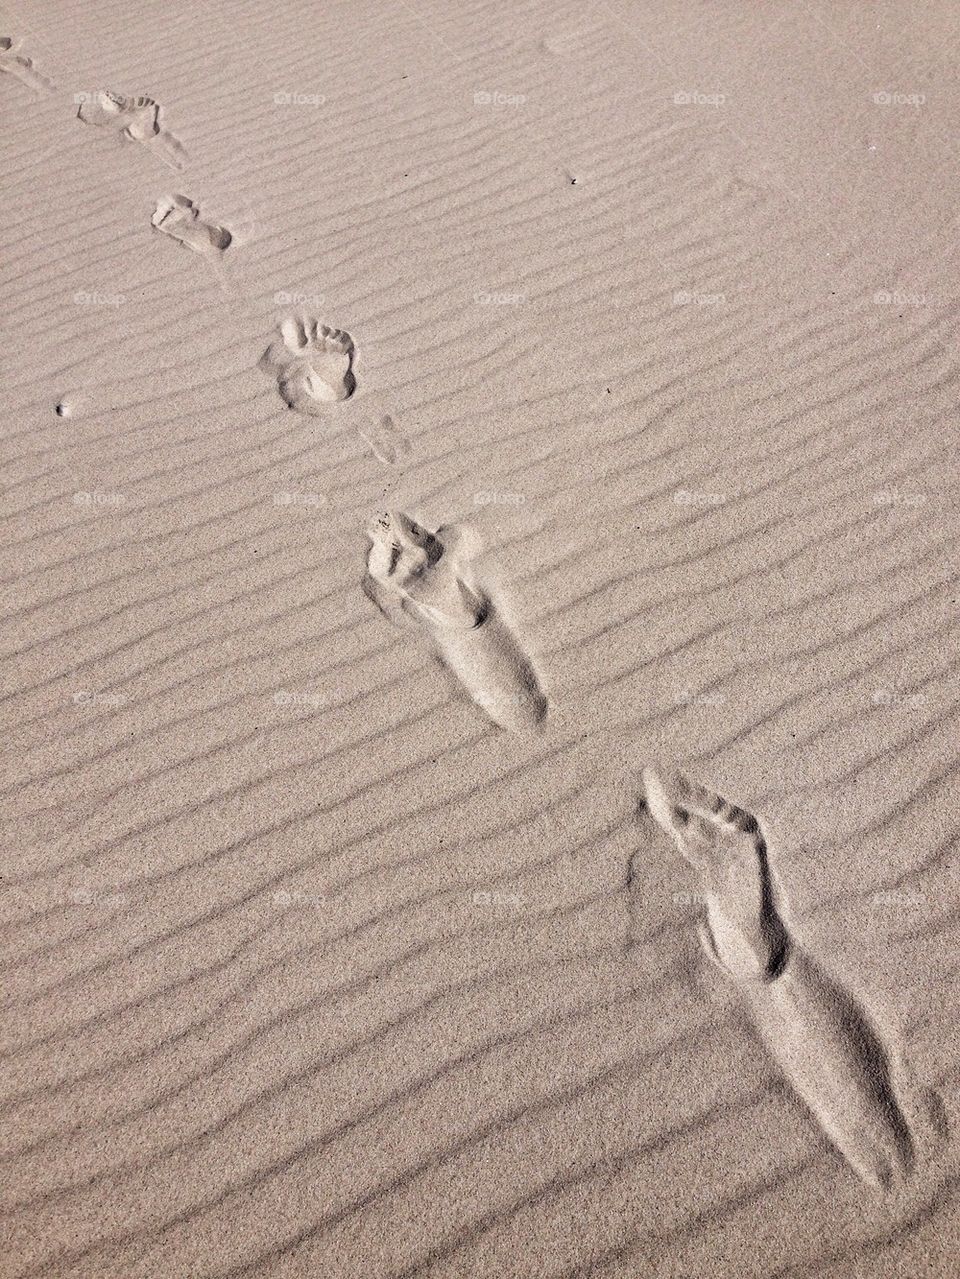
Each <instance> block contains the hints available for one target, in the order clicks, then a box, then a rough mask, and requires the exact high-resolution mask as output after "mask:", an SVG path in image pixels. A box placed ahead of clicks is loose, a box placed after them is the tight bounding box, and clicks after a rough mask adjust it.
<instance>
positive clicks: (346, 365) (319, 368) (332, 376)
mask: <svg viewBox="0 0 960 1279" xmlns="http://www.w3.org/2000/svg"><path fill="white" fill-rule="evenodd" d="M355 356H356V347H355V346H354V342H353V338H352V337H351V336H350V334H349V333H347V332H345V331H344V330H343V329H332V328H330V327H329V326H328V325H326V324H322V323H321V322H320V321H319V320H316V319H310V318H304V319H300V318H297V317H295V316H289V317H288V318H287V319H286V320H284V321H283V323H282V324H281V325H280V340H279V341H276V342H273V343H272V344H271V345H270V346H269V347H268V348H267V349H266V351H264V353H263V355H262V357H261V359H260V368H261V369H262V370H263V371H264V372H265V373H269V374H271V375H273V376H275V377H276V379H277V389H278V390H279V392H280V396H281V398H282V399H283V402H284V403H285V404H286V405H287V406H288V407H289V408H291V409H296V410H297V411H298V412H300V413H309V414H311V415H312V416H317V415H319V414H321V413H323V411H324V407H325V406H326V405H327V404H333V403H336V402H337V401H338V400H348V399H349V398H350V396H351V395H353V393H354V391H355V390H356V389H357V380H356V378H355V377H354V373H353V361H354V358H355Z"/></svg>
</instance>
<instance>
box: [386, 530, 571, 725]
mask: <svg viewBox="0 0 960 1279" xmlns="http://www.w3.org/2000/svg"><path fill="white" fill-rule="evenodd" d="M368 535H369V538H370V551H369V554H368V556H367V574H366V577H365V579H364V589H365V591H366V593H367V594H368V595H369V597H370V598H371V599H372V600H373V601H374V603H375V604H376V605H377V607H378V608H379V609H380V611H381V612H382V613H383V614H384V616H386V617H387V618H389V619H390V621H392V622H394V623H395V624H396V625H400V626H406V627H408V628H412V629H415V630H417V631H418V632H420V633H421V634H423V635H425V636H427V637H428V638H429V639H430V641H431V642H432V644H433V645H434V647H435V648H436V650H437V652H438V654H439V656H440V658H441V660H442V661H443V662H444V663H445V664H446V665H447V666H448V667H449V668H450V670H451V671H452V672H453V674H454V675H455V676H456V677H457V679H458V680H459V681H460V683H461V684H462V685H463V686H464V687H465V688H466V690H467V692H468V693H469V694H470V696H471V697H472V698H473V700H474V701H475V702H476V703H477V704H478V705H479V706H480V707H482V708H483V710H484V711H485V712H486V713H487V715H489V716H490V718H491V719H492V720H493V721H494V722H495V723H497V724H499V725H500V726H501V727H503V728H509V729H512V730H513V731H515V732H521V731H525V730H530V729H536V728H539V727H540V726H541V725H542V723H543V721H544V719H545V717H546V713H547V699H546V697H545V695H544V693H543V692H542V691H541V689H540V684H539V681H538V679H537V675H536V672H535V671H534V669H533V666H532V664H531V662H530V660H529V658H528V657H527V656H526V654H525V653H524V652H523V650H522V648H521V646H520V644H519V642H518V641H517V639H516V637H515V636H514V634H513V632H512V630H511V629H510V627H509V626H508V625H507V622H506V620H505V619H504V617H503V616H502V613H501V611H500V610H499V608H498V607H497V606H496V604H495V602H494V600H493V599H492V598H491V596H490V594H489V593H488V592H487V591H486V590H485V589H484V588H483V587H482V586H480V585H479V584H478V583H477V582H476V581H475V579H474V574H473V557H474V555H475V553H476V551H477V549H478V541H477V538H476V535H475V534H474V533H473V532H472V530H469V529H466V528H462V527H457V526H455V525H445V526H443V527H441V528H438V529H437V530H436V532H433V533H431V532H430V531H429V530H428V529H426V528H425V527H424V526H423V525H421V524H419V523H417V521H416V520H413V519H411V518H410V516H408V515H405V514H404V513H403V512H390V513H387V514H384V515H382V516H380V517H379V518H378V519H377V520H376V521H375V522H374V524H373V525H372V526H371V528H370V529H369V531H368Z"/></svg>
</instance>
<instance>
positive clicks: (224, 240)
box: [150, 195, 233, 254]
mask: <svg viewBox="0 0 960 1279" xmlns="http://www.w3.org/2000/svg"><path fill="white" fill-rule="evenodd" d="M150 224H151V226H153V227H154V228H155V229H156V230H157V231H162V232H163V234H164V235H168V236H170V238H171V239H172V240H176V241H177V243H178V244H182V245H185V246H186V247H187V248H188V249H193V250H194V251H195V252H197V253H214V254H219V253H223V251H224V250H225V249H226V248H228V246H229V245H230V243H231V241H232V240H233V236H232V235H231V234H230V232H229V231H228V230H227V229H226V227H222V226H217V225H215V224H214V223H212V222H205V221H204V220H203V218H201V217H200V210H199V209H198V207H197V206H196V205H195V204H194V203H193V202H192V201H191V200H188V199H187V197H186V196H185V195H170V196H165V197H164V198H163V199H162V200H159V201H158V202H157V207H156V209H155V210H154V214H153V217H152V218H151V219H150Z"/></svg>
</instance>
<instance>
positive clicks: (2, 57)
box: [0, 36, 56, 93]
mask: <svg viewBox="0 0 960 1279" xmlns="http://www.w3.org/2000/svg"><path fill="white" fill-rule="evenodd" d="M22 47H23V41H22V40H14V39H13V37H12V36H0V71H6V72H7V74H8V75H12V76H16V78H17V79H18V80H19V81H20V82H21V84H25V85H26V86H27V88H28V89H32V90H33V91H34V93H46V92H48V91H49V90H50V89H54V88H56V86H55V85H54V83H53V81H52V80H48V79H47V77H46V76H44V75H41V74H40V72H39V71H38V70H37V69H36V67H35V66H34V65H33V58H28V57H27V56H26V54H24V53H21V52H20V50H21V48H22Z"/></svg>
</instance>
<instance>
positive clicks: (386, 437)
mask: <svg viewBox="0 0 960 1279" xmlns="http://www.w3.org/2000/svg"><path fill="white" fill-rule="evenodd" d="M360 436H361V438H362V439H363V440H364V441H365V442H366V443H367V445H368V446H369V448H370V451H371V453H373V456H374V457H375V458H376V459H377V461H378V462H383V463H384V465H385V466H396V465H397V464H398V463H399V462H400V461H402V460H403V458H405V457H408V456H409V454H410V441H409V440H408V439H407V438H406V436H405V435H402V434H401V433H400V432H399V431H398V430H397V428H396V426H395V425H394V421H393V418H392V417H390V415H389V414H386V415H385V416H384V417H382V418H381V419H380V425H379V426H374V427H371V428H370V429H369V430H361V431H360Z"/></svg>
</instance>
